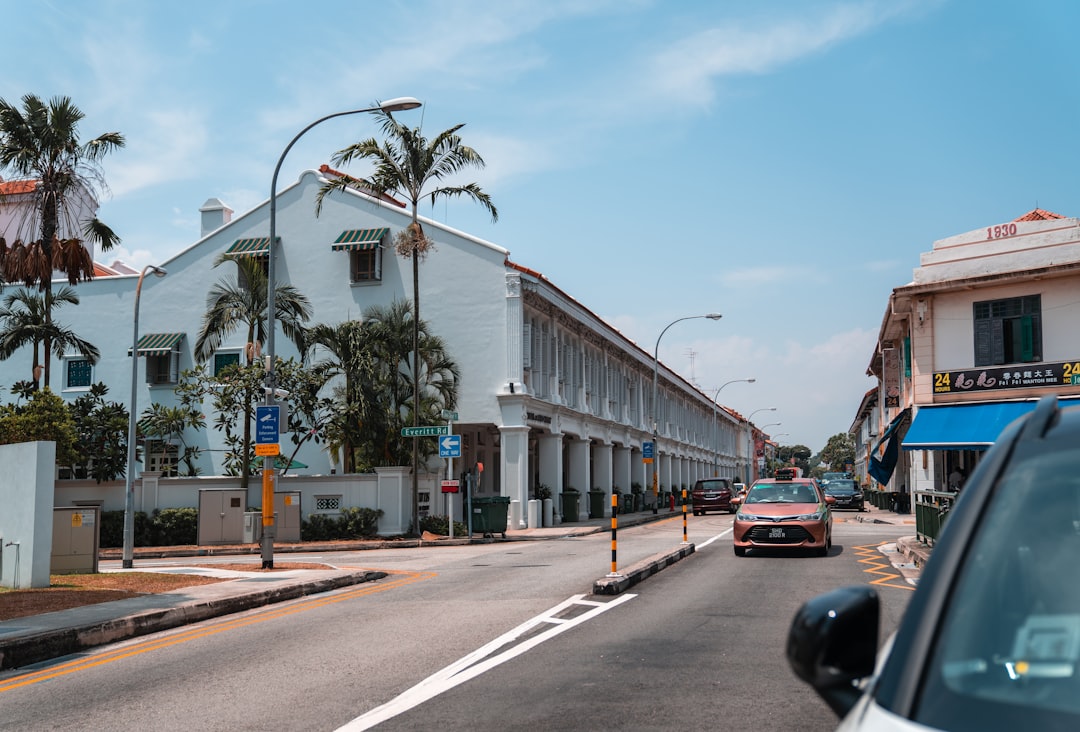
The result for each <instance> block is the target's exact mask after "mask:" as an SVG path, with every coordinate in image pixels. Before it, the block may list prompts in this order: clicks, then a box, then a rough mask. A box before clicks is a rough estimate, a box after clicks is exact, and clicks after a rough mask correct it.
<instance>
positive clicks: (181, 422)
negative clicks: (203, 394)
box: [139, 402, 206, 477]
mask: <svg viewBox="0 0 1080 732" xmlns="http://www.w3.org/2000/svg"><path fill="white" fill-rule="evenodd" d="M139 425H140V427H141V428H142V431H143V432H144V434H145V435H146V436H147V437H154V438H157V439H158V440H160V441H161V458H162V459H161V461H160V464H161V466H162V474H163V475H178V474H179V470H178V466H166V465H165V456H166V454H167V452H166V451H167V447H166V446H167V445H168V444H171V443H172V442H173V441H178V442H179V443H180V445H181V446H182V447H183V448H184V449H183V452H182V453H180V454H179V455H178V456H177V459H178V462H179V463H182V464H183V465H184V473H183V474H184V475H187V476H191V477H194V476H196V475H199V474H200V472H202V471H200V470H199V467H198V465H196V461H197V460H198V459H199V455H200V453H201V452H202V451H201V450H200V449H199V447H198V446H197V445H189V444H188V443H187V440H185V439H184V432H186V431H187V430H188V429H193V430H202V429H206V419H205V418H204V417H203V414H202V409H200V408H198V407H196V406H194V405H191V404H182V405H180V406H176V407H166V406H165V405H164V404H159V403H157V402H154V403H153V404H151V405H150V406H149V407H147V408H146V409H145V410H143V413H142V417H141V418H140V419H139ZM147 449H149V448H147ZM145 460H146V462H147V463H148V462H149V453H146V458H145ZM144 464H145V463H144Z"/></svg>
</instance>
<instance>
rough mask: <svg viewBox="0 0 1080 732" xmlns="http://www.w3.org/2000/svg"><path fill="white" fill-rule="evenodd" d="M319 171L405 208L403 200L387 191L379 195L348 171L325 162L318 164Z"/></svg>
mask: <svg viewBox="0 0 1080 732" xmlns="http://www.w3.org/2000/svg"><path fill="white" fill-rule="evenodd" d="M319 172H320V173H322V174H323V175H335V176H337V177H338V178H344V179H346V180H347V181H349V182H350V183H352V184H353V186H354V187H355V188H357V189H358V190H360V191H363V192H364V193H366V194H368V195H369V196H375V197H376V198H378V199H380V200H382V201H385V202H386V203H392V204H394V205H395V206H398V207H400V208H405V203H404V202H402V201H399V200H397V199H396V198H394V197H393V196H391V195H389V194H387V193H383V194H381V195H378V194H376V193H375V191H373V190H371V189H370V188H368V187H367V186H366V185H364V181H362V180H360V179H359V178H355V177H353V176H351V175H349V174H348V173H342V172H341V171H340V170H334V169H333V168H331V167H330V166H329V165H327V164H325V163H323V164H322V165H320V166H319Z"/></svg>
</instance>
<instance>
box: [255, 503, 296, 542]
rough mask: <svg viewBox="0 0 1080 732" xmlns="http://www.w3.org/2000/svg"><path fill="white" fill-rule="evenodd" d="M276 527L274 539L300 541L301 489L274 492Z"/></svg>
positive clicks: (260, 526)
mask: <svg viewBox="0 0 1080 732" xmlns="http://www.w3.org/2000/svg"><path fill="white" fill-rule="evenodd" d="M259 528H260V529H261V528H262V524H261V523H260V524H259ZM274 528H275V529H276V531H275V532H274V541H289V542H299V541H300V491H282V492H280V493H275V494H274Z"/></svg>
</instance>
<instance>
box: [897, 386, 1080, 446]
mask: <svg viewBox="0 0 1080 732" xmlns="http://www.w3.org/2000/svg"><path fill="white" fill-rule="evenodd" d="M1078 403H1080V400H1077V399H1062V400H1061V406H1063V407H1065V406H1073V405H1075V404H1078ZM1036 404H1038V401H1037V400H1029V401H1016V402H986V403H982V404H949V405H945V406H935V407H922V408H920V409H919V411H918V412H917V413H916V414H915V421H914V422H912V423H911V429H910V430H908V432H907V434H906V435H905V436H904V444H903V447H904V449H905V450H986V449H988V448H989V447H990V446H991V445H993V444H994V442H995V441H997V438H998V436H999V435H1000V434H1001V433H1002V431H1003V430H1004V429H1005V428H1006V427H1007V426H1008V425H1009V423H1010V422H1012V421H1013V420H1014V419H1016V418H1017V417H1022V416H1023V415H1025V414H1027V413H1028V412H1030V411H1031V410H1033V409H1035V405H1036Z"/></svg>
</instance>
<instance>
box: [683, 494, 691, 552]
mask: <svg viewBox="0 0 1080 732" xmlns="http://www.w3.org/2000/svg"><path fill="white" fill-rule="evenodd" d="M682 543H683V544H689V543H690V540H689V539H688V538H687V535H686V489H685V488H683V489H682Z"/></svg>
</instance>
